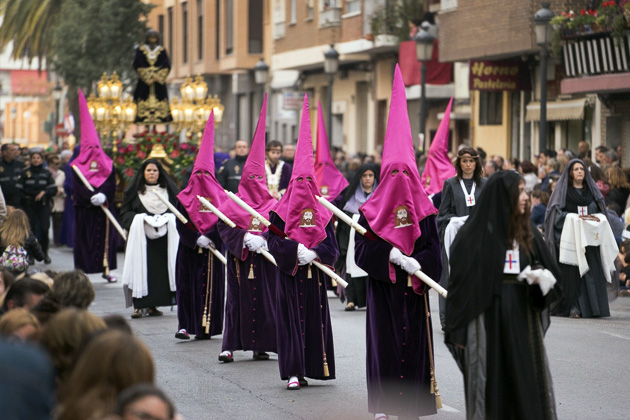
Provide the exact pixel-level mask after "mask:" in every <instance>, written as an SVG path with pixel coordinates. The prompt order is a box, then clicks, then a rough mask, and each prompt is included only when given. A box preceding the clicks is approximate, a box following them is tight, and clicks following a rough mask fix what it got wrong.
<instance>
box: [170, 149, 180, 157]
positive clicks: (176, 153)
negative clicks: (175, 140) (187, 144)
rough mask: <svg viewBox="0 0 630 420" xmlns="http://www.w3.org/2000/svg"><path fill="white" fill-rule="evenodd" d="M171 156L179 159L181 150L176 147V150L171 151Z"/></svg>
mask: <svg viewBox="0 0 630 420" xmlns="http://www.w3.org/2000/svg"><path fill="white" fill-rule="evenodd" d="M169 157H170V158H171V159H177V158H178V157H179V150H177V149H174V150H173V151H172V152H171V154H170V155H169Z"/></svg>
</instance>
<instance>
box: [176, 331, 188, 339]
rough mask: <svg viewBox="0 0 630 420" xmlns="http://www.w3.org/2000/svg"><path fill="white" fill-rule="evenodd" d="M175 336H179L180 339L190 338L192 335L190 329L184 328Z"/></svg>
mask: <svg viewBox="0 0 630 420" xmlns="http://www.w3.org/2000/svg"><path fill="white" fill-rule="evenodd" d="M175 338H179V339H180V340H190V335H188V331H186V330H185V329H183V328H182V329H181V330H179V331H177V332H176V333H175Z"/></svg>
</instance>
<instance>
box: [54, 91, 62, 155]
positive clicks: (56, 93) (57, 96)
mask: <svg viewBox="0 0 630 420" xmlns="http://www.w3.org/2000/svg"><path fill="white" fill-rule="evenodd" d="M62 93H63V89H62V88H61V84H60V83H59V79H57V83H55V87H54V88H53V91H52V96H53V99H54V100H55V121H54V123H53V125H52V126H53V136H56V138H55V139H56V140H57V141H56V143H57V144H58V146H59V147H61V144H59V136H57V135H56V133H55V131H56V126H57V123H58V122H59V115H60V109H59V104H60V103H61V96H62Z"/></svg>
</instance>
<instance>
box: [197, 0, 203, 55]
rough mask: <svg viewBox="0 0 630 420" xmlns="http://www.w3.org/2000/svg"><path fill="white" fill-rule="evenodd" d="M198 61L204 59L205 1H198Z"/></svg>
mask: <svg viewBox="0 0 630 420" xmlns="http://www.w3.org/2000/svg"><path fill="white" fill-rule="evenodd" d="M197 59H199V60H201V59H203V1H202V0H197Z"/></svg>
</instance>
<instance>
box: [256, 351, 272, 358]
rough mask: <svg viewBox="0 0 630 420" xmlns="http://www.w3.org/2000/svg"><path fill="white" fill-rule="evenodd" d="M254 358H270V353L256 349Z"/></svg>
mask: <svg viewBox="0 0 630 420" xmlns="http://www.w3.org/2000/svg"><path fill="white" fill-rule="evenodd" d="M254 360H269V354H267V353H265V352H264V351H255V352H254Z"/></svg>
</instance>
